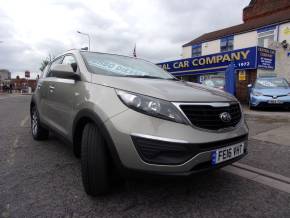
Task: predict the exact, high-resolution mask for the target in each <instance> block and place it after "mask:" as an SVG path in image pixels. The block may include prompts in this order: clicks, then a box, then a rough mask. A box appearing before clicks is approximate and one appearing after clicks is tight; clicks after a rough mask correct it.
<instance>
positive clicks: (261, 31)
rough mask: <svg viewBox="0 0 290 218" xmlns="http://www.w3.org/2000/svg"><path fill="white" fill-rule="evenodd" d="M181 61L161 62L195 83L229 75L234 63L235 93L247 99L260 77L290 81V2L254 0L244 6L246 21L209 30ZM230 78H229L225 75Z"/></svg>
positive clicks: (185, 51) (187, 47) (185, 47)
mask: <svg viewBox="0 0 290 218" xmlns="http://www.w3.org/2000/svg"><path fill="white" fill-rule="evenodd" d="M182 57H183V59H181V60H174V61H170V62H162V63H159V64H158V65H159V66H161V67H162V68H163V69H165V70H167V71H169V72H170V73H172V74H173V75H175V76H177V77H181V78H183V79H184V80H188V81H193V82H199V83H201V82H203V81H204V80H207V79H211V78H225V70H226V69H227V68H228V65H229V64H230V63H233V62H234V65H235V74H236V90H235V93H234V94H235V95H236V96H237V97H238V98H239V99H240V100H241V101H243V102H246V101H247V95H248V93H247V92H248V89H247V85H248V84H249V83H253V82H254V81H255V79H256V77H260V76H270V75H271V76H273V75H277V76H281V77H285V78H286V79H288V81H290V1H289V0H275V1H273V0H252V1H250V3H249V5H248V6H247V7H245V8H244V9H243V23H242V24H238V25H235V26H232V27H228V28H225V29H221V30H217V31H214V32H210V33H205V34H203V35H201V36H199V37H197V38H195V39H193V40H191V41H189V42H188V43H186V44H184V45H183V46H182ZM225 79H226V78H225Z"/></svg>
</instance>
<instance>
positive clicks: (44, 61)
mask: <svg viewBox="0 0 290 218" xmlns="http://www.w3.org/2000/svg"><path fill="white" fill-rule="evenodd" d="M54 57H55V56H54V55H52V54H49V55H48V57H46V58H45V59H44V60H42V62H41V66H40V68H39V69H40V70H41V71H43V70H44V69H45V67H46V66H47V65H48V64H49V62H51V61H52V60H53V59H54Z"/></svg>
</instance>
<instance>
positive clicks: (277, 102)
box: [268, 99, 283, 104]
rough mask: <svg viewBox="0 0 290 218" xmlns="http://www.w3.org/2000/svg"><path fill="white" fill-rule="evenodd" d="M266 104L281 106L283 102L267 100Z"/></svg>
mask: <svg viewBox="0 0 290 218" xmlns="http://www.w3.org/2000/svg"><path fill="white" fill-rule="evenodd" d="M268 103H269V104H283V101H280V100H277V99H274V100H269V101H268Z"/></svg>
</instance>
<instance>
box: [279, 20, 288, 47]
mask: <svg viewBox="0 0 290 218" xmlns="http://www.w3.org/2000/svg"><path fill="white" fill-rule="evenodd" d="M278 38H279V39H278V41H279V42H282V41H284V40H286V41H287V42H288V44H289V45H290V22H289V23H285V24H282V25H280V26H279V36H278Z"/></svg>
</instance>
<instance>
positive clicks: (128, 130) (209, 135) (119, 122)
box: [105, 109, 248, 175]
mask: <svg viewBox="0 0 290 218" xmlns="http://www.w3.org/2000/svg"><path fill="white" fill-rule="evenodd" d="M105 127H106V129H107V130H108V132H109V133H110V136H111V138H112V141H113V144H114V146H115V149H116V152H117V155H118V157H119V159H120V161H121V165H122V168H125V169H130V170H133V171H139V172H150V174H161V175H164V174H167V175H187V174H191V173H193V172H199V171H203V170H207V169H211V168H217V167H220V166H223V165H225V164H229V163H231V162H233V161H236V160H237V159H239V158H241V157H243V156H244V155H246V153H247V137H248V128H247V126H246V124H245V122H244V120H243V118H242V120H241V122H240V124H239V125H238V126H237V127H236V128H235V129H232V130H231V131H226V132H212V131H206V130H201V129H196V128H193V127H192V126H189V125H184V124H179V123H175V122H171V121H166V120H162V119H159V118H155V117H150V116H147V115H144V114H141V113H138V112H135V111H133V110H130V109H128V110H127V111H124V112H122V113H121V114H119V115H117V116H115V117H113V118H111V119H109V120H108V121H107V122H105ZM142 136H147V137H142ZM136 139H138V140H139V142H140V139H141V141H142V140H143V142H144V140H145V142H146V143H147V144H148V143H149V145H150V146H151V148H152V149H153V150H151V151H153V153H151V154H152V155H153V156H154V152H156V151H157V153H158V152H163V154H165V155H160V156H159V157H158V158H157V159H155V160H154V158H153V159H151V160H150V148H149V150H148V148H147V153H146V155H145V156H144V151H143V153H142V151H140V147H138V145H136V143H137V142H136ZM238 142H244V144H245V145H244V148H245V152H244V155H243V156H240V157H238V158H236V159H232V160H229V161H226V162H224V163H222V164H218V165H216V166H211V165H210V161H211V154H212V152H213V151H214V150H216V149H217V148H221V147H225V146H230V145H234V144H236V143H238ZM160 144H162V146H163V148H162V149H161V150H160V147H162V146H160ZM158 147H159V148H158ZM179 147H180V149H179ZM158 149H159V151H158ZM170 149H171V151H170ZM154 150H155V151H154ZM148 155H149V156H148ZM155 156H156V155H155ZM157 156H158V155H157Z"/></svg>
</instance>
